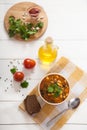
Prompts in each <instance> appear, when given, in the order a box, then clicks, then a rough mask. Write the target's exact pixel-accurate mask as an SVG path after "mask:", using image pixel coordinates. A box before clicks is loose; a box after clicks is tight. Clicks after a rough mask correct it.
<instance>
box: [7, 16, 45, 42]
mask: <svg viewBox="0 0 87 130" xmlns="http://www.w3.org/2000/svg"><path fill="white" fill-rule="evenodd" d="M37 27H38V28H39V29H41V28H43V22H41V21H39V22H37V23H36V24H33V23H26V24H25V23H24V22H23V21H22V20H21V19H15V17H13V16H10V17H9V29H8V34H9V36H10V37H14V36H15V35H19V36H20V37H21V38H22V39H24V40H28V39H29V38H30V36H32V35H35V34H36V33H37V32H38V29H37Z"/></svg>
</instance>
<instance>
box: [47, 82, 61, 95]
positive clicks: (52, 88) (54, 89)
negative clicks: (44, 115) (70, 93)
mask: <svg viewBox="0 0 87 130" xmlns="http://www.w3.org/2000/svg"><path fill="white" fill-rule="evenodd" d="M47 92H48V93H52V94H53V95H54V97H58V96H59V95H60V94H61V92H62V89H61V87H60V86H59V85H58V84H57V83H54V84H50V85H49V86H48V88H47Z"/></svg>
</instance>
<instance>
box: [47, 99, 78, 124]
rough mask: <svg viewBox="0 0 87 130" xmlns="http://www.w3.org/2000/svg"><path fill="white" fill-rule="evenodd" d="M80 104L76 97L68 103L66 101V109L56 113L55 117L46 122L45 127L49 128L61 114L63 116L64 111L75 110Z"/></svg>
mask: <svg viewBox="0 0 87 130" xmlns="http://www.w3.org/2000/svg"><path fill="white" fill-rule="evenodd" d="M79 104H80V99H79V98H78V97H77V98H73V99H71V100H70V101H68V108H66V109H64V110H63V111H61V112H60V113H58V114H57V115H56V116H54V117H53V118H52V119H50V120H49V121H48V122H47V124H46V125H47V126H49V125H50V124H51V122H52V121H53V120H54V119H56V118H57V117H58V116H60V115H61V114H63V113H64V112H65V111H67V110H69V109H75V108H77V107H78V106H79Z"/></svg>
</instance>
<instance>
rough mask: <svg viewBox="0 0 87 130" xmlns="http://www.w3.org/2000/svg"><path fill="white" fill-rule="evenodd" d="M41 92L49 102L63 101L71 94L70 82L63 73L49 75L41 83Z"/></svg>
mask: <svg viewBox="0 0 87 130" xmlns="http://www.w3.org/2000/svg"><path fill="white" fill-rule="evenodd" d="M40 94H41V96H42V97H43V98H44V99H45V100H46V101H47V102H49V103H61V102H62V101H64V100H65V99H66V98H67V96H68V94H69V84H68V82H67V80H66V79H65V78H64V77H62V76H61V75H58V74H51V75H48V76H46V77H45V78H43V80H42V81H41V83H40Z"/></svg>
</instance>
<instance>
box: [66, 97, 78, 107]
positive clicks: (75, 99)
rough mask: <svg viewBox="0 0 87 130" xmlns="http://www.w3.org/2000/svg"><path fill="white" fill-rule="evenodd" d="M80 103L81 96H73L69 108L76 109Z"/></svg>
mask: <svg viewBox="0 0 87 130" xmlns="http://www.w3.org/2000/svg"><path fill="white" fill-rule="evenodd" d="M79 104H80V99H79V98H72V99H71V100H70V101H69V102H68V109H75V108H77V107H78V106H79Z"/></svg>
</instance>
